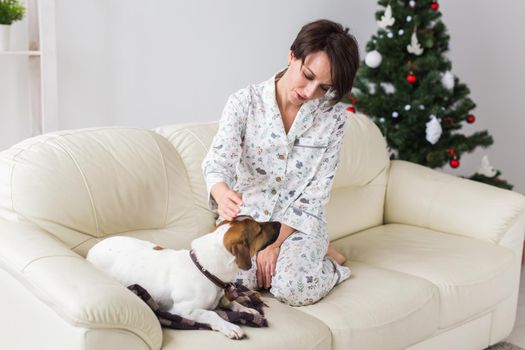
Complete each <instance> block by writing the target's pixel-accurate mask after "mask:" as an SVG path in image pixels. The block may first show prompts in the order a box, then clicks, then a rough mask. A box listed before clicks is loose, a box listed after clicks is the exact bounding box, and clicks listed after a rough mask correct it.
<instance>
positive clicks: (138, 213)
mask: <svg viewBox="0 0 525 350" xmlns="http://www.w3.org/2000/svg"><path fill="white" fill-rule="evenodd" d="M216 131H217V123H198V124H186V125H175V126H167V127H161V128H157V129H155V130H154V131H152V130H144V129H133V128H92V129H81V130H68V131H60V132H55V133H50V134H46V135H42V136H39V137H35V138H31V139H28V140H25V141H23V142H21V143H19V144H17V145H15V146H13V147H12V148H10V149H8V150H6V151H3V152H1V153H0V217H1V218H4V219H7V220H11V221H19V222H28V223H31V224H34V225H36V226H38V227H40V228H42V229H43V230H45V231H47V232H49V233H50V234H52V235H54V236H56V237H57V238H58V239H60V240H61V241H63V242H64V243H65V244H66V245H67V246H68V247H70V248H71V249H73V250H75V251H77V252H79V253H80V254H85V253H86V252H87V250H88V249H89V248H90V247H91V246H92V245H93V244H95V242H96V241H97V240H99V239H100V238H103V237H105V236H109V235H131V236H136V237H138V238H142V239H147V240H151V241H155V242H156V243H158V244H161V245H165V246H167V247H173V248H183V247H188V246H189V243H190V241H191V240H192V239H194V238H195V237H197V236H199V235H201V234H204V233H207V232H210V231H211V230H212V229H213V226H214V219H215V216H214V214H213V213H212V212H210V211H209V210H208V206H207V198H206V186H205V183H204V179H203V177H202V171H201V163H202V160H203V158H204V156H205V155H206V153H207V151H208V147H209V146H210V144H211V141H212V139H213V136H214V135H215V133H216ZM388 164H389V161H388V155H387V151H386V146H385V142H384V140H383V137H382V136H381V133H380V132H379V130H378V129H377V127H376V126H375V124H374V123H373V122H371V121H370V120H369V119H368V118H367V117H365V116H362V115H351V116H350V118H349V122H348V125H347V134H346V136H345V140H344V145H343V150H342V154H341V162H340V166H339V169H338V172H337V176H336V178H335V182H334V189H333V194H332V199H331V201H330V203H329V205H328V209H327V210H328V213H327V216H328V222H329V231H330V235H331V238H332V239H335V238H338V237H341V236H343V235H347V234H349V233H352V232H356V231H358V230H362V229H364V228H367V227H372V226H375V225H378V224H381V223H382V220H383V206H384V195H385V187H386V176H387V170H388Z"/></svg>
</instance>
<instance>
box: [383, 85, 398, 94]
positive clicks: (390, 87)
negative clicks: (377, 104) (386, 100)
mask: <svg viewBox="0 0 525 350" xmlns="http://www.w3.org/2000/svg"><path fill="white" fill-rule="evenodd" d="M379 85H381V87H382V88H383V90H385V92H386V93H387V94H393V93H394V92H396V88H395V87H394V85H392V84H391V83H380V84H379Z"/></svg>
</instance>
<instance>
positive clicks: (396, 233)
mask: <svg viewBox="0 0 525 350" xmlns="http://www.w3.org/2000/svg"><path fill="white" fill-rule="evenodd" d="M334 243H335V245H336V246H337V247H338V248H339V249H341V250H342V252H343V253H344V254H345V256H347V257H348V258H349V259H351V260H356V261H361V262H365V263H367V264H370V265H373V266H377V267H382V268H385V269H390V270H395V271H399V272H403V273H406V274H410V275H413V276H417V277H419V278H424V279H426V280H428V281H430V282H432V283H433V284H434V285H436V286H437V287H438V288H439V292H440V328H447V327H449V326H452V325H455V324H457V323H460V322H462V321H464V320H466V319H468V318H470V317H472V316H475V315H477V314H480V313H482V312H485V311H487V310H488V309H490V308H491V307H493V306H494V305H496V304H497V303H498V302H500V301H501V300H503V299H505V298H506V297H508V296H509V295H510V294H511V293H512V286H513V282H512V278H513V268H512V266H513V262H514V255H513V253H512V251H511V250H509V249H507V248H504V247H501V246H498V245H495V244H493V243H490V242H486V241H482V240H477V239H473V238H468V237H464V236H458V235H453V234H447V233H444V232H437V231H434V230H430V229H425V228H421V227H416V226H410V225H400V224H389V225H382V226H377V227H374V228H371V229H368V230H365V231H362V232H359V233H356V234H354V235H351V236H348V237H345V238H343V239H340V240H338V241H336V242H334ZM350 267H352V266H351V265H350Z"/></svg>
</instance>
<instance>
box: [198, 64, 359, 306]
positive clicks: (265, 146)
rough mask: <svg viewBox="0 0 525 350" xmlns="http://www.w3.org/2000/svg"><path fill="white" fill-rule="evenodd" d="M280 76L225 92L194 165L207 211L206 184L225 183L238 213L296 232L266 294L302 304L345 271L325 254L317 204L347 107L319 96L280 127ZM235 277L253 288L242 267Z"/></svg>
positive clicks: (325, 191) (326, 191)
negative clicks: (238, 202) (236, 199)
mask: <svg viewBox="0 0 525 350" xmlns="http://www.w3.org/2000/svg"><path fill="white" fill-rule="evenodd" d="M282 74H283V71H281V72H280V73H278V74H277V75H275V76H273V77H272V78H270V79H268V80H267V81H265V82H263V83H260V84H257V85H250V86H248V87H247V88H245V89H241V90H239V91H238V92H236V93H234V94H233V95H231V96H230V98H229V99H228V102H227V103H226V106H225V108H224V111H223V114H222V116H221V120H220V122H219V130H218V131H217V134H216V135H215V137H214V139H213V142H212V145H211V147H210V149H209V151H208V154H207V155H206V157H205V159H204V161H203V164H202V168H203V172H204V178H205V181H206V186H207V189H208V198H209V206H210V208H211V209H212V210H213V211H215V212H216V211H217V203H216V202H215V200H214V199H213V197H212V196H211V195H210V189H211V187H212V186H213V185H215V184H216V183H217V182H225V183H226V184H227V185H228V186H229V187H230V188H232V189H233V190H235V191H237V192H239V193H241V194H242V198H243V205H242V207H241V210H240V214H245V215H251V216H252V217H253V218H254V219H256V220H258V221H279V222H281V223H284V224H286V225H288V226H290V227H292V228H294V229H295V230H296V232H294V233H293V234H292V235H291V236H290V237H288V239H287V240H286V241H285V242H283V244H282V246H281V250H280V254H279V258H278V261H277V266H276V275H275V276H274V277H273V279H272V289H271V292H272V293H274V295H275V296H276V297H278V298H279V299H280V300H282V301H284V302H286V303H289V304H292V305H306V304H311V303H313V302H316V301H317V300H319V299H320V298H322V297H324V296H325V295H326V294H327V293H328V292H329V291H330V290H331V289H332V288H333V286H334V285H335V284H336V283H337V282H338V281H339V282H340V281H343V280H345V279H346V278H348V277H349V276H350V270H349V269H348V268H347V267H344V266H340V265H338V264H336V263H333V262H332V260H331V259H329V258H326V257H325V255H326V250H327V247H328V231H327V227H326V220H325V205H326V203H327V202H328V199H329V196H330V190H331V187H332V184H333V179H334V176H335V171H336V169H337V165H338V162H339V150H340V148H341V142H342V139H343V136H344V126H345V122H346V118H347V112H346V110H345V106H344V105H343V104H340V103H338V104H336V105H335V106H333V107H332V108H329V106H328V104H327V103H328V99H329V97H330V96H328V94H327V96H325V97H323V98H320V99H316V100H311V101H307V102H305V103H304V104H303V105H302V106H301V108H300V109H299V112H298V113H297V116H296V117H295V120H294V122H293V124H292V126H291V128H290V130H289V131H288V133H286V132H285V130H284V125H283V122H282V117H281V113H280V111H279V107H278V105H277V102H276V98H275V82H276V78H278V77H279V76H281V75H282ZM220 220H221V218H219V219H218V221H220ZM252 275H253V273H252ZM239 279H242V280H243V283H245V284H246V286H247V287H253V285H251V282H250V280H251V279H253V276H251V275H250V274H249V272H248V273H241V274H240V275H239Z"/></svg>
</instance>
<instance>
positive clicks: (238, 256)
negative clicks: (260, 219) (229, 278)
mask: <svg viewBox="0 0 525 350" xmlns="http://www.w3.org/2000/svg"><path fill="white" fill-rule="evenodd" d="M231 252H232V254H233V255H235V263H236V264H237V266H239V268H240V269H241V270H249V269H250V268H251V267H252V258H251V257H250V248H249V247H248V246H247V245H246V244H244V242H243V243H236V244H234V245H232V247H231Z"/></svg>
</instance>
